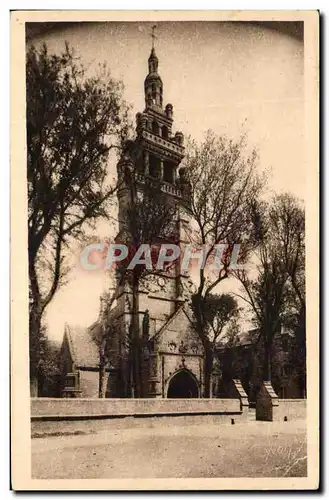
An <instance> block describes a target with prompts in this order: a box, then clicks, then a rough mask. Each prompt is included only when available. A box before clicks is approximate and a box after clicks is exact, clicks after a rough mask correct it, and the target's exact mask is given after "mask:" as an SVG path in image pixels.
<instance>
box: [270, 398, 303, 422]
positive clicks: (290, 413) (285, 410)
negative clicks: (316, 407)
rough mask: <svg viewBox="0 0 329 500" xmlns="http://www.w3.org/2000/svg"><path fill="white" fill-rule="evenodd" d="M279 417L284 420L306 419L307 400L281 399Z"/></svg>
mask: <svg viewBox="0 0 329 500" xmlns="http://www.w3.org/2000/svg"><path fill="white" fill-rule="evenodd" d="M277 412H278V417H279V418H280V420H283V419H284V417H287V419H288V420H298V419H306V417H307V399H279V407H278V410H277Z"/></svg>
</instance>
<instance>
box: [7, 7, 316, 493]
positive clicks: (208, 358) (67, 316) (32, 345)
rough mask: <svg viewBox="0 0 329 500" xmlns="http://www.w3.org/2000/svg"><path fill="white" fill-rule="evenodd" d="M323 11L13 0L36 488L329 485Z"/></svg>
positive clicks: (25, 443) (21, 368)
mask: <svg viewBox="0 0 329 500" xmlns="http://www.w3.org/2000/svg"><path fill="white" fill-rule="evenodd" d="M318 22H319V21H318V13H317V12H315V11H314V12H311V11H308V12H306V11H304V12H303V11H298V12H297V11H286V12H283V11H277V12H275V11H273V12H268V13H266V12H265V11H264V12H262V11H254V12H252V11H250V12H249V13H247V12H245V13H244V12H241V11H240V12H239V13H238V12H235V13H234V12H231V13H229V12H224V11H223V12H220V11H217V12H207V13H205V12H202V11H199V12H198V11H193V12H192V11H191V12H185V13H182V12H181V13H180V14H179V12H174V11H171V12H170V11H163V12H161V11H159V12H152V11H145V12H144V13H143V12H135V13H134V12H132V11H130V12H129V11H126V12H125V13H123V12H119V11H117V12H114V11H113V12H111V11H107V12H106V11H104V12H99V13H96V12H95V13H92V11H84V12H82V11H81V12H80V11H76V12H74V11H66V12H64V11H63V12H59V11H43V12H32V11H30V12H22V11H16V12H13V13H12V40H13V42H12V56H11V57H12V65H13V68H12V84H11V85H12V104H11V107H12V132H11V133H12V141H13V144H12V159H11V171H12V174H11V175H12V194H11V206H12V212H11V213H12V215H11V216H12V222H11V225H12V242H11V245H12V246H11V252H12V262H15V270H14V269H13V267H12V289H11V297H12V310H11V314H12V331H11V338H12V345H11V367H12V447H13V453H12V462H13V478H14V483H13V484H14V489H36V490H37V489H41V490H42V489H53V490H56V489H65V490H69V489H95V490H97V489H114V490H115V489H145V490H146V489H163V490H166V489H190V490H191V489H198V490H202V489H204V490H205V489H227V490H234V489H240V490H241V489H243V490H244V489H245V490H248V489H259V490H261V489H268V488H270V489H274V490H275V489H316V488H317V487H318V480H319V479H318V477H319V464H318V460H319V457H318V453H319V451H318V446H319V444H318V439H319V437H318V434H319V422H318V413H319V400H318V398H319V395H318V391H319V382H318V379H317V377H318V372H319V352H318V349H319V347H318V343H319V317H318V316H319V311H318V307H319V304H318V293H319V290H318V287H319V285H318V231H319V227H318V224H319V222H318V175H319V173H318V172H319V159H318V140H319V131H318V115H317V113H318ZM14 51H15V52H14ZM14 137H17V140H15V141H14ZM18 262H19V264H17V263H18ZM306 278H307V279H306ZM306 285H307V286H306ZM104 480H106V481H105V482H104ZM205 480H207V481H208V480H211V481H212V482H210V483H207V482H206V481H205ZM148 481H151V482H148ZM15 485H16V486H15Z"/></svg>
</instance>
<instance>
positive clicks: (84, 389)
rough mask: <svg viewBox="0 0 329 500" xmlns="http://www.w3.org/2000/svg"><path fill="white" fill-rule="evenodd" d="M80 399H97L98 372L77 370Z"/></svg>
mask: <svg viewBox="0 0 329 500" xmlns="http://www.w3.org/2000/svg"><path fill="white" fill-rule="evenodd" d="M79 380H80V390H81V397H82V398H98V388H99V372H98V371H87V370H79Z"/></svg>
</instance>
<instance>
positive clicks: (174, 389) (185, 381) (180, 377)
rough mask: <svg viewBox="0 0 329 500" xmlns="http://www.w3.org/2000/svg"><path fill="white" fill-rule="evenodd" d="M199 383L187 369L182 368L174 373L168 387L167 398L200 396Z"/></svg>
mask: <svg viewBox="0 0 329 500" xmlns="http://www.w3.org/2000/svg"><path fill="white" fill-rule="evenodd" d="M198 397H199V389H198V384H197V382H196V380H195V378H194V377H193V375H192V374H191V373H190V372H188V371H187V370H181V371H179V372H178V373H176V375H174V376H173V377H172V378H171V380H170V382H169V387H168V393H167V398H198Z"/></svg>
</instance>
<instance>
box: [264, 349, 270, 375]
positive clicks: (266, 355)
mask: <svg viewBox="0 0 329 500" xmlns="http://www.w3.org/2000/svg"><path fill="white" fill-rule="evenodd" d="M263 380H265V381H267V382H271V345H270V344H267V343H265V345H264V365H263Z"/></svg>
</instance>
